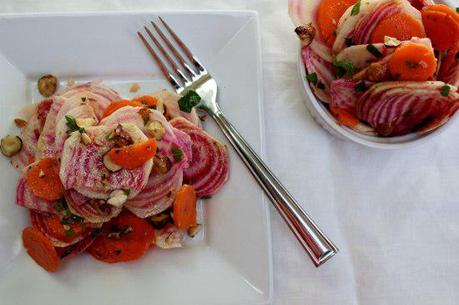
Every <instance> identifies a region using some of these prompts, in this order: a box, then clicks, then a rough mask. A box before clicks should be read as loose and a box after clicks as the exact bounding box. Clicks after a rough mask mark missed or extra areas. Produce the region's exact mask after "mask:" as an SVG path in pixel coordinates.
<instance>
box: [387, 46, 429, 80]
mask: <svg viewBox="0 0 459 305" xmlns="http://www.w3.org/2000/svg"><path fill="white" fill-rule="evenodd" d="M388 67H389V71H390V73H391V75H392V77H393V78H395V79H397V80H404V81H408V80H410V81H426V80H428V79H430V78H431V77H432V76H433V74H434V73H435V70H436V68H437V61H436V59H435V55H434V53H433V52H432V50H430V49H429V48H427V47H426V46H424V45H421V44H417V43H411V44H406V45H403V46H400V47H398V48H397V49H396V50H395V51H394V53H393V55H392V57H391V58H390V59H389V62H388Z"/></svg>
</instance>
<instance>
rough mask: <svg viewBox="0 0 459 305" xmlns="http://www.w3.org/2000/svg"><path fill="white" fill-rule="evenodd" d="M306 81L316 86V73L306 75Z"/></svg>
mask: <svg viewBox="0 0 459 305" xmlns="http://www.w3.org/2000/svg"><path fill="white" fill-rule="evenodd" d="M306 79H307V80H308V81H310V82H311V84H313V85H317V74H316V72H313V73H306Z"/></svg>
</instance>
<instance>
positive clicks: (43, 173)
mask: <svg viewBox="0 0 459 305" xmlns="http://www.w3.org/2000/svg"><path fill="white" fill-rule="evenodd" d="M44 176H45V172H44V171H43V170H42V169H40V172H39V173H38V177H40V178H41V177H44Z"/></svg>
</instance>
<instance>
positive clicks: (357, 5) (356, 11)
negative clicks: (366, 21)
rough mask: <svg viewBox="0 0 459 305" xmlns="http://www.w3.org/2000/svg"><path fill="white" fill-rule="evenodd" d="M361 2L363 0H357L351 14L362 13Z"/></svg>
mask: <svg viewBox="0 0 459 305" xmlns="http://www.w3.org/2000/svg"><path fill="white" fill-rule="evenodd" d="M360 2H361V0H359V1H357V3H356V4H354V6H353V7H352V11H351V16H355V15H357V14H358V13H360Z"/></svg>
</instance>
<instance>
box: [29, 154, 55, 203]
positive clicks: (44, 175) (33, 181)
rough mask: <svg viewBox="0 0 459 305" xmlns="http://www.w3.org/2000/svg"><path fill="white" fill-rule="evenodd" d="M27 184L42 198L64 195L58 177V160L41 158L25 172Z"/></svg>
mask: <svg viewBox="0 0 459 305" xmlns="http://www.w3.org/2000/svg"><path fill="white" fill-rule="evenodd" d="M27 185H28V187H29V188H30V190H31V191H32V193H33V194H34V195H35V196H37V197H39V198H42V199H46V200H57V199H59V198H61V197H63V196H64V187H63V186H62V183H61V179H60V178H59V162H57V160H55V159H50V158H46V159H42V160H40V161H39V162H38V163H37V164H35V165H33V166H32V168H31V169H30V170H29V172H28V173H27Z"/></svg>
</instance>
